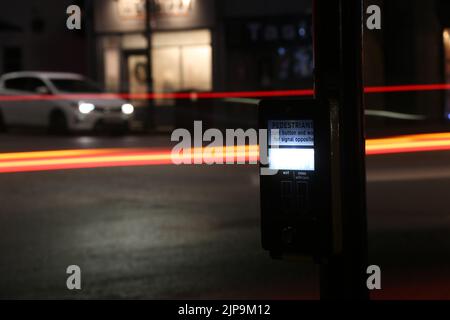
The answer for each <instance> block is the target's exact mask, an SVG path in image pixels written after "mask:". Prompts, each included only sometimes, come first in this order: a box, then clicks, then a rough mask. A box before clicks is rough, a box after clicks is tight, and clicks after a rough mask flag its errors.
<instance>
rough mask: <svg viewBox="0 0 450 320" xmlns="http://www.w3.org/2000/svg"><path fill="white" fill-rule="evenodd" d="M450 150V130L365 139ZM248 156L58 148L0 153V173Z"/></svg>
mask: <svg viewBox="0 0 450 320" xmlns="http://www.w3.org/2000/svg"><path fill="white" fill-rule="evenodd" d="M444 150H449V151H450V132H449V133H429V134H416V135H407V136H398V137H391V138H383V139H370V140H367V142H366V154H367V155H368V156H373V155H385V154H399V153H414V152H429V151H444ZM230 158H232V159H235V160H237V159H245V161H246V163H248V162H250V163H251V162H256V161H257V160H258V158H259V146H257V145H252V146H235V147H224V148H217V147H215V148H208V147H205V148H193V149H188V150H185V151H184V152H183V153H179V154H172V150H171V149H143V148H142V149H126V148H125V149H123V148H118V149H83V150H55V151H35V152H19V153H0V173H13V172H16V173H17V172H32V171H53V170H66V169H86V168H108V167H131V166H161V165H173V163H174V161H178V162H182V163H184V165H191V164H194V160H195V159H202V163H203V164H206V163H212V162H214V161H217V160H220V161H223V162H224V163H226V160H227V159H230Z"/></svg>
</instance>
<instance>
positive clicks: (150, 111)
mask: <svg viewBox="0 0 450 320" xmlns="http://www.w3.org/2000/svg"><path fill="white" fill-rule="evenodd" d="M151 15H152V3H151V0H145V37H146V39H147V93H152V92H153V68H152V24H151V23H152V21H151ZM154 113H155V110H154V106H153V101H152V100H150V99H148V100H147V114H146V121H145V122H146V123H145V126H146V128H147V129H154V117H155V114H154Z"/></svg>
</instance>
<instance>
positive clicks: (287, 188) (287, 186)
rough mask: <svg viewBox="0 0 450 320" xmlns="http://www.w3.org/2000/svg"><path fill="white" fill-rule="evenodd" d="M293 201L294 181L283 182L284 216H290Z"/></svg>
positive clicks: (282, 200) (282, 201)
mask: <svg viewBox="0 0 450 320" xmlns="http://www.w3.org/2000/svg"><path fill="white" fill-rule="evenodd" d="M293 199H295V193H294V184H293V182H292V181H282V182H281V203H282V206H281V207H282V211H283V213H284V214H289V213H290V212H291V210H292V205H293Z"/></svg>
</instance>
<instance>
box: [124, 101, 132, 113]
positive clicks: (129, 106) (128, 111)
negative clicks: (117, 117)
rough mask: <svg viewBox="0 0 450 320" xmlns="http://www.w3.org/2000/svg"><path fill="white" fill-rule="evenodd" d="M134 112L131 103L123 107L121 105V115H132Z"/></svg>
mask: <svg viewBox="0 0 450 320" xmlns="http://www.w3.org/2000/svg"><path fill="white" fill-rule="evenodd" d="M133 112H134V106H133V105H132V104H131V103H125V104H124V105H122V113H123V114H127V115H130V114H133Z"/></svg>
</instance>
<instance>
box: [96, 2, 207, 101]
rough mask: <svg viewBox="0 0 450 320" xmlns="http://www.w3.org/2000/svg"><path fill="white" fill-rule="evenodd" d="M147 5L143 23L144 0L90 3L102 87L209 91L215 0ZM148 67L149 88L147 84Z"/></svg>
mask: <svg viewBox="0 0 450 320" xmlns="http://www.w3.org/2000/svg"><path fill="white" fill-rule="evenodd" d="M150 8H151V16H150V19H149V20H150V26H146V21H147V19H146V10H145V9H146V1H145V0H97V1H95V2H94V12H95V32H96V39H97V51H98V55H97V58H98V60H100V61H97V65H98V67H99V69H98V74H99V75H100V77H99V78H101V80H103V82H104V83H105V86H106V88H107V89H108V90H109V91H123V92H131V93H140V92H146V91H147V90H149V91H155V92H176V91H183V90H196V91H209V90H212V64H213V50H212V46H213V34H212V28H213V27H214V24H215V19H214V12H215V11H214V1H210V0H152V1H151V3H150ZM147 34H150V36H149V37H148V36H147ZM149 38H150V39H149ZM149 40H150V45H149V43H148V41H149ZM148 49H150V52H148ZM149 59H150V60H151V68H149V67H148V60H149ZM148 71H151V74H152V78H151V80H152V81H151V86H152V88H148V87H147V73H148Z"/></svg>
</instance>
